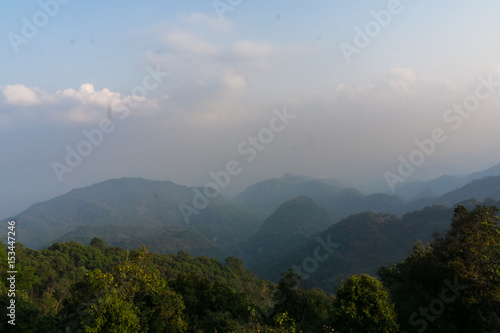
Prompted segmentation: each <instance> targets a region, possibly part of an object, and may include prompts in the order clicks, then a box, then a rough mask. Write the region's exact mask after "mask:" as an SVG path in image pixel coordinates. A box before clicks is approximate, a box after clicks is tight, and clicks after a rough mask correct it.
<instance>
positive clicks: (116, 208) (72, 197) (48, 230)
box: [13, 178, 262, 248]
mask: <svg viewBox="0 0 500 333" xmlns="http://www.w3.org/2000/svg"><path fill="white" fill-rule="evenodd" d="M194 193H195V192H194V190H193V188H190V187H186V186H180V185H176V184H174V183H172V182H168V181H151V180H145V179H142V178H121V179H113V180H108V181H105V182H102V183H98V184H94V185H91V186H88V187H85V188H80V189H74V190H72V191H70V192H69V193H67V194H64V195H62V196H59V197H57V198H54V199H51V200H49V201H46V202H42V203H38V204H35V205H33V206H31V207H30V208H28V209H27V210H26V211H24V212H22V213H20V214H19V215H17V216H15V217H13V219H16V220H17V221H18V230H19V237H18V241H20V242H23V243H24V244H25V245H26V246H28V247H32V248H42V247H45V246H47V245H48V244H50V243H51V242H53V241H54V240H55V239H57V238H59V237H61V236H63V235H65V234H67V233H68V232H71V231H72V230H74V229H75V228H77V227H79V226H87V225H96V226H106V225H107V226H109V225H131V226H141V227H153V226H177V227H183V228H186V229H192V230H195V231H197V227H196V226H200V227H199V229H200V230H199V232H200V233H201V234H203V235H205V237H208V238H209V239H210V240H212V239H213V237H216V238H219V239H220V241H222V242H226V243H231V242H235V241H239V240H242V239H244V236H245V235H247V237H248V236H250V235H251V234H252V233H254V232H255V231H256V230H257V229H258V227H259V226H260V224H261V222H262V219H260V218H259V217H258V216H257V215H256V214H253V213H251V212H249V211H248V210H247V209H244V208H241V207H236V206H233V205H231V204H229V203H228V202H227V201H226V200H225V199H224V198H222V197H221V196H219V197H217V198H215V199H211V201H210V205H209V206H208V207H207V208H205V209H201V210H198V211H197V214H193V215H192V216H190V221H191V222H192V223H193V226H189V225H188V224H187V223H186V221H185V220H184V218H183V216H182V214H181V212H180V210H179V205H180V204H181V203H184V204H186V205H189V206H191V207H192V206H193V204H192V200H193V196H194ZM219 205H221V206H220V207H218V206H219ZM215 207H218V208H215ZM231 224H234V225H233V226H231ZM221 225H222V226H225V227H224V228H222V229H224V230H223V231H222V229H221V228H220V226H221ZM211 228H212V229H211ZM219 231H220V235H219Z"/></svg>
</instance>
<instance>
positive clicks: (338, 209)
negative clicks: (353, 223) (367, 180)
mask: <svg viewBox="0 0 500 333" xmlns="http://www.w3.org/2000/svg"><path fill="white" fill-rule="evenodd" d="M317 202H318V204H319V205H321V206H323V207H325V208H326V209H328V211H330V212H331V213H333V214H335V215H336V216H340V217H347V216H349V215H352V214H357V213H361V212H367V211H373V212H384V213H391V214H399V213H402V212H403V211H404V205H405V202H404V201H403V200H402V199H401V198H399V197H398V196H396V195H390V194H384V193H373V194H369V195H364V194H363V193H361V192H360V191H358V190H354V189H346V190H343V191H341V192H339V193H336V194H334V195H332V196H328V197H324V198H321V199H319V200H318V201H317Z"/></svg>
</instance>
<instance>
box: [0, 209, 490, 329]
mask: <svg viewBox="0 0 500 333" xmlns="http://www.w3.org/2000/svg"><path fill="white" fill-rule="evenodd" d="M497 213H498V211H497V209H496V208H495V207H489V208H487V207H484V206H477V207H476V208H475V209H473V210H467V208H465V207H463V206H458V207H457V208H456V209H455V211H454V215H453V218H452V221H451V228H450V229H449V230H448V231H447V232H446V233H443V234H441V235H438V236H436V238H435V239H434V240H433V241H432V242H431V243H429V244H423V243H421V242H417V243H416V244H415V246H414V249H413V251H412V253H411V254H410V255H409V256H408V257H407V258H403V259H402V260H399V261H398V262H396V263H394V264H393V265H391V266H384V267H380V269H379V270H378V275H379V276H380V280H378V279H377V278H376V277H374V276H370V275H367V274H356V275H352V276H351V277H349V278H347V279H345V280H343V281H342V282H341V284H340V285H339V286H338V288H336V290H335V292H334V293H331V294H330V293H327V292H324V291H322V290H320V289H314V288H312V289H310V288H308V286H307V280H308V278H309V277H308V275H306V274H297V272H294V271H293V270H290V269H289V270H286V271H283V272H282V274H281V279H280V281H279V283H278V284H274V283H271V282H269V281H265V280H260V279H258V278H257V277H256V276H255V275H254V274H253V273H252V272H250V271H248V270H246V269H245V267H244V263H243V262H242V261H241V260H240V259H238V258H235V257H228V258H226V259H225V262H224V264H222V263H221V262H220V261H218V260H216V259H209V258H208V257H204V256H201V257H196V258H194V257H192V256H191V255H190V254H188V253H187V252H179V253H178V254H177V255H172V254H169V255H167V254H155V253H151V252H149V250H148V249H147V248H146V247H140V248H138V249H136V250H133V251H127V250H124V249H123V248H120V247H109V246H107V245H106V244H105V243H104V241H102V240H100V239H98V238H94V239H93V240H92V241H91V243H90V244H89V245H88V246H86V245H82V244H79V243H77V242H69V243H61V242H58V243H55V244H53V245H51V246H50V247H49V248H47V249H44V250H32V249H29V248H26V247H25V246H23V245H22V244H16V245H15V251H16V256H17V258H18V261H17V264H16V267H15V269H16V271H17V272H18V273H17V276H16V290H15V294H16V297H15V302H14V304H15V308H16V315H15V323H16V325H15V326H14V325H11V324H8V323H7V320H5V319H4V320H3V321H2V322H1V324H0V328H1V331H2V332H23V333H25V332H44V333H45V332H193V333H198V332H205V333H212V332H332V331H335V332H342V333H349V332H351V333H354V332H400V331H401V330H404V331H406V332H423V331H424V330H425V331H426V332H450V333H451V332H487V333H494V332H498V331H499V330H500V302H499V300H500V224H499V219H498V217H497ZM379 217H380V216H377V215H372V219H375V220H376V219H378V218H379ZM388 218H389V219H390V217H388ZM411 218H413V219H418V215H413V216H411ZM409 219H410V218H408V220H409ZM375 220H374V221H375ZM354 223H355V222H354V221H353V222H351V224H354ZM363 223H364V222H363ZM353 227H354V225H353ZM356 227H358V228H361V227H362V226H356ZM365 230H367V232H371V231H369V230H370V228H365ZM358 246H359V248H360V250H362V249H363V247H362V246H361V244H358ZM9 251H12V245H11V248H10V249H9V248H8V247H7V246H4V247H1V250H0V257H1V263H2V265H1V266H0V267H1V270H0V275H1V278H2V281H4V283H3V284H1V285H0V288H1V290H0V294H1V298H0V303H1V306H2V307H3V308H4V309H5V308H7V306H12V305H11V304H12V302H11V301H10V300H9V298H8V290H9V288H10V286H9V280H8V279H7V277H8V273H7V270H8V269H7V266H6V262H7V253H8V252H9ZM323 252H324V253H322V254H321V256H322V257H323V258H324V257H325V253H328V250H327V249H324V251H323ZM324 259H326V258H324ZM318 260H319V259H318ZM324 261H325V260H319V262H318V267H334V266H335V265H337V264H335V263H327V262H324ZM10 320H12V319H10Z"/></svg>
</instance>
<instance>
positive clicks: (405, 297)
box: [379, 206, 500, 333]
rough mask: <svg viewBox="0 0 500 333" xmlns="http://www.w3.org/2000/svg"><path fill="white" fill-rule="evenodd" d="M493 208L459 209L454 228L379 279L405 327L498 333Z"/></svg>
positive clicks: (499, 240)
mask: <svg viewBox="0 0 500 333" xmlns="http://www.w3.org/2000/svg"><path fill="white" fill-rule="evenodd" d="M496 215H497V209H496V208H495V207H489V208H487V207H483V206H478V207H476V208H475V209H474V210H472V211H468V210H467V209H466V208H464V207H462V206H458V207H456V209H455V214H454V216H453V219H452V223H451V228H450V230H448V231H447V232H446V233H445V234H444V235H442V236H439V235H436V237H435V240H434V242H433V243H432V244H429V245H428V246H424V245H423V244H421V243H416V244H415V247H414V250H413V253H412V254H411V255H410V256H409V257H408V258H406V259H405V260H403V261H401V262H399V263H397V264H394V265H393V266H391V267H381V268H380V269H379V275H380V276H381V279H382V281H383V283H384V284H385V285H386V286H387V287H388V288H389V290H390V293H391V295H392V297H393V299H394V301H395V303H396V311H397V312H398V314H399V318H400V324H401V328H402V329H405V330H408V331H412V330H413V331H415V330H417V331H424V330H426V332H478V333H479V332H498V331H499V330H500V312H499V310H500V272H499V267H500V225H499V220H498V217H497V216H496Z"/></svg>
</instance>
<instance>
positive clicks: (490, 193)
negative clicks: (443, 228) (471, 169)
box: [436, 176, 500, 206]
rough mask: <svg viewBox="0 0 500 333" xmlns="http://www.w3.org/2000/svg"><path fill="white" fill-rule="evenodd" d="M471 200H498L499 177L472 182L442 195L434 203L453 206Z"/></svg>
mask: <svg viewBox="0 0 500 333" xmlns="http://www.w3.org/2000/svg"><path fill="white" fill-rule="evenodd" d="M472 198H474V199H477V200H479V201H483V200H485V199H487V198H491V199H493V200H500V176H490V177H484V178H481V179H476V180H473V181H471V182H470V183H468V184H467V185H465V186H463V187H461V188H459V189H457V190H455V191H451V192H449V193H447V194H445V195H443V196H442V197H440V198H439V199H437V201H436V202H437V203H439V204H443V205H447V206H453V205H454V204H456V203H459V202H461V201H464V200H468V199H472Z"/></svg>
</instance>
